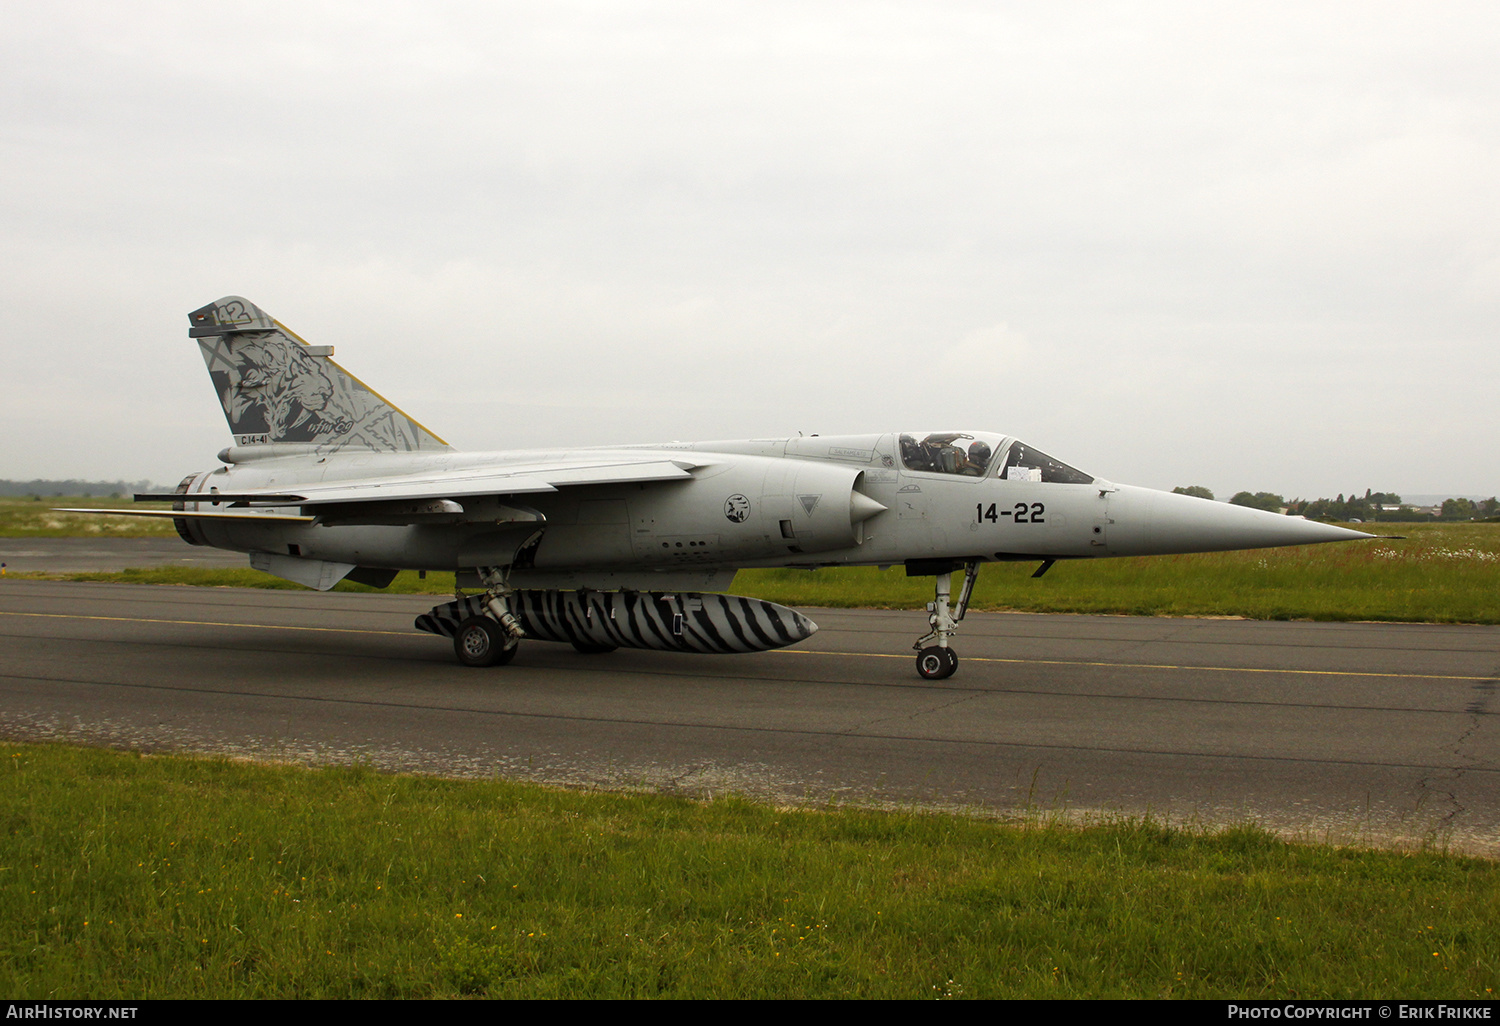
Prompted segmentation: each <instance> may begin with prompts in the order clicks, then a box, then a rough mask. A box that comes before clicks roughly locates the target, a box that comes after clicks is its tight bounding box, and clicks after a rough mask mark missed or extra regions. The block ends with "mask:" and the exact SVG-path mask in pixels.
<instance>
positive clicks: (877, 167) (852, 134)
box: [0, 0, 1500, 498]
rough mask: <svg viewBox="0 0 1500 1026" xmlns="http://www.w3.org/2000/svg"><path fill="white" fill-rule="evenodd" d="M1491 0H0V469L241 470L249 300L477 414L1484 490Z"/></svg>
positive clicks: (156, 475)
mask: <svg viewBox="0 0 1500 1026" xmlns="http://www.w3.org/2000/svg"><path fill="white" fill-rule="evenodd" d="M1497 54H1500V7H1497V6H1496V5H1494V4H1493V3H1459V2H1445V3H1443V4H1416V3H1400V4H1389V3H1378V2H1368V0H1361V2H1358V3H1317V2H1312V3H1309V2H1306V0H1302V2H1296V3H1274V2H1272V3H1268V2H1257V3H1253V4H1248V3H1247V4H1219V3H1216V4H1204V3H1199V2H1194V3H1077V4H1071V3H1055V2H1053V3H1046V4H1038V3H1031V2H1017V3H998V2H986V3H977V2H976V3H965V2H944V0H923V2H901V3H897V2H880V0H851V2H837V0H828V2H818V0H796V2H791V3H779V2H774V0H754V2H747V3H733V2H713V3H703V2H681V3H673V2H634V3H631V2H613V3H568V2H562V0H545V2H535V3H532V2H512V3H506V2H487V3H473V4H468V3H440V2H432V0H423V2H415V3H400V2H372V0H360V2H358V3H353V2H351V3H334V2H329V3H318V2H309V0H297V2H295V3H287V4H280V3H261V2H257V3H213V2H204V0H194V2H191V3H177V2H150V0H133V2H132V3H129V4H120V3H104V2H82V0H80V2H59V0H48V2H46V3H30V2H25V0H9V2H7V3H5V4H4V5H0V146H3V157H0V217H3V229H4V230H3V232H0V263H3V275H0V304H3V305H0V387H3V393H0V395H3V401H0V429H3V432H4V435H3V437H4V439H5V444H4V446H3V447H0V477H4V478H32V477H49V478H66V477H81V478H104V479H115V478H122V477H123V478H126V479H138V478H151V479H153V480H156V481H159V482H165V483H173V482H175V481H176V480H177V479H178V478H180V477H181V476H182V475H183V474H185V473H187V472H189V471H192V470H200V469H209V468H211V467H213V466H215V465H217V464H216V462H215V460H214V453H215V452H217V451H218V450H219V449H220V448H221V447H222V446H224V445H226V444H228V441H229V438H228V429H227V427H226V425H225V423H224V419H223V415H222V412H221V411H220V409H219V406H218V403H217V401H216V398H215V396H214V393H213V390H212V388H211V387H210V383H209V380H208V376H207V373H206V371H205V370H204V367H203V364H202V360H201V359H200V357H199V355H198V352H197V347H196V345H195V344H193V343H191V342H190V341H189V340H188V338H187V326H188V325H187V318H186V314H187V312H188V311H189V310H190V309H193V308H195V307H198V306H201V305H203V304H204V303H207V302H209V301H211V300H213V299H217V298H219V297H220V296H224V295H228V294H238V295H243V296H246V297H247V298H249V299H250V300H252V301H253V302H255V303H256V304H258V305H260V306H261V307H263V308H264V309H266V310H267V311H269V312H270V313H271V314H272V315H273V316H275V317H277V318H278V319H280V320H281V321H283V322H285V323H286V324H287V325H288V326H290V327H291V328H292V329H293V330H295V331H297V332H298V333H299V334H301V335H302V336H303V337H304V338H306V339H307V340H308V341H310V342H312V343H313V344H321V345H334V346H336V347H337V351H338V355H337V359H338V360H339V362H341V363H343V364H344V365H345V366H346V367H348V368H349V369H350V370H352V371H353V372H354V373H356V374H358V375H359V376H360V377H362V378H363V379H364V380H365V381H366V382H368V383H369V384H370V385H371V386H372V387H374V388H376V389H377V390H379V391H381V392H383V393H385V394H386V395H387V397H389V398H390V399H392V400H393V401H394V402H396V403H397V404H398V405H401V406H402V407H403V408H405V409H406V410H407V411H408V412H409V413H411V414H412V415H413V416H414V417H416V418H417V419H419V420H421V421H423V422H424V423H425V424H427V425H428V426H429V427H430V428H432V429H433V430H434V431H435V432H436V433H438V434H439V435H441V436H443V437H444V438H446V439H447V440H448V441H449V442H451V443H453V444H454V445H456V446H458V447H460V448H463V449H497V448H516V447H534V446H552V445H589V444H612V443H625V442H647V441H659V440H670V439H710V438H738V437H764V436H776V435H787V434H795V433H796V432H798V431H803V432H807V433H812V432H818V433H823V434H833V433H851V432H873V431H887V430H899V429H906V430H912V429H928V428H941V427H968V428H977V429H984V430H993V431H999V432H1004V433H1007V434H1015V435H1018V436H1020V437H1021V438H1023V439H1025V440H1026V441H1028V442H1030V443H1031V444H1033V445H1035V446H1037V447H1038V448H1040V449H1042V450H1044V451H1047V452H1049V453H1051V454H1053V455H1054V456H1057V457H1059V458H1061V459H1063V460H1066V461H1068V462H1070V463H1073V464H1075V465H1077V466H1079V467H1080V468H1082V469H1084V470H1087V471H1089V472H1090V473H1093V474H1097V475H1100V476H1103V477H1107V478H1110V479H1113V480H1116V481H1122V482H1129V483H1133V484H1142V485H1149V486H1154V487H1163V488H1171V487H1173V486H1175V485H1188V484H1203V485H1207V486H1208V487H1210V488H1212V489H1214V491H1215V492H1217V493H1219V494H1220V496H1221V497H1225V496H1227V495H1228V494H1230V493H1232V492H1234V491H1237V490H1239V489H1250V490H1252V491H1262V490H1264V491H1272V492H1279V493H1282V494H1285V495H1286V496H1287V497H1289V498H1290V497H1292V496H1298V495H1300V496H1303V497H1316V496H1319V495H1332V494H1333V493H1335V492H1349V491H1359V492H1361V493H1362V492H1363V491H1364V489H1365V488H1374V489H1377V490H1388V491H1398V492H1402V493H1444V494H1464V493H1473V494H1484V495H1488V494H1493V493H1495V492H1496V491H1500V460H1497V459H1496V455H1495V448H1496V446H1495V441H1494V440H1495V437H1496V433H1497V426H1500V417H1497V403H1496V389H1497V385H1500V347H1497V345H1496V325H1497V313H1500V60H1497V58H1496V55H1497Z"/></svg>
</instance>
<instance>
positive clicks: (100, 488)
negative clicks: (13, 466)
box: [0, 478, 155, 499]
mask: <svg viewBox="0 0 1500 1026" xmlns="http://www.w3.org/2000/svg"><path fill="white" fill-rule="evenodd" d="M154 490H155V488H154V486H153V485H152V484H151V482H150V481H79V480H77V479H75V478H69V479H68V480H66V481H46V480H43V479H41V478H37V479H36V480H34V481H8V480H4V479H0V495H4V496H31V497H34V498H38V499H39V498H42V497H43V496H47V497H53V496H58V495H87V496H93V495H112V496H116V497H119V498H123V497H125V496H127V495H132V494H134V493H135V492H149V491H154Z"/></svg>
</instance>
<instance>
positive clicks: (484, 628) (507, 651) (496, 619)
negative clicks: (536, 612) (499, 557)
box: [453, 566, 526, 666]
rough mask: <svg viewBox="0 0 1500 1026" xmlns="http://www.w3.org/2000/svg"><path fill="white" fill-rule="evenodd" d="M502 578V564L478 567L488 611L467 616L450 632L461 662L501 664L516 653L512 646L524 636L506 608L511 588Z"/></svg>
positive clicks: (513, 615) (514, 618)
mask: <svg viewBox="0 0 1500 1026" xmlns="http://www.w3.org/2000/svg"><path fill="white" fill-rule="evenodd" d="M505 578H506V574H505V571H504V569H502V568H498V567H492V566H482V567H480V568H479V579H480V580H481V581H483V582H484V586H485V587H484V594H485V598H484V607H485V608H486V609H488V610H489V615H488V616H471V617H469V618H468V619H467V620H465V621H464V622H463V623H461V624H459V625H458V632H457V633H456V634H454V635H453V652H454V654H455V655H457V656H458V661H459V662H461V663H463V664H464V665H465V666H504V665H505V664H506V663H508V662H510V661H511V660H512V659H514V658H515V657H516V649H517V648H519V647H520V641H521V639H522V638H524V637H525V636H526V632H525V631H523V630H521V622H520V621H519V620H517V619H516V615H515V614H514V613H512V612H511V611H510V596H511V595H512V594H514V589H513V588H511V586H510V585H509V584H507V583H506V581H505ZM459 597H460V598H462V597H463V596H462V594H460V596H459Z"/></svg>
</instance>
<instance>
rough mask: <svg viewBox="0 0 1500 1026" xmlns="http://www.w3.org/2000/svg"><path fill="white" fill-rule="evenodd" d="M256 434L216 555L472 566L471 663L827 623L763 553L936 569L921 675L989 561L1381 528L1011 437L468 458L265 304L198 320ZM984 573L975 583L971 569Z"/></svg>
mask: <svg viewBox="0 0 1500 1026" xmlns="http://www.w3.org/2000/svg"><path fill="white" fill-rule="evenodd" d="M189 321H190V325H191V326H190V328H189V332H188V334H189V336H190V337H191V338H194V339H196V340H197V342H198V346H199V348H200V350H201V351H202V355H203V359H204V362H205V363H206V364H207V366H208V373H209V377H210V378H211V379H212V381H213V386H214V390H215V391H216V392H217V394H218V397H219V402H220V404H221V405H222V406H223V409H224V416H225V418H226V419H227V420H228V422H229V430H230V432H231V434H232V435H233V444H231V445H229V446H228V447H227V448H225V449H224V450H223V451H221V452H220V453H219V457H218V458H219V461H220V463H221V464H223V465H222V466H220V467H218V468H216V469H214V470H210V471H202V472H198V473H192V474H189V475H187V476H186V477H184V478H183V479H182V482H181V484H179V485H178V486H177V489H176V491H174V492H171V493H166V494H149V493H147V494H139V495H136V496H135V498H136V499H137V500H139V501H148V500H149V501H170V502H171V503H172V508H171V510H170V511H163V510H155V511H152V510H137V511H134V512H136V513H137V514H139V515H155V516H168V517H171V518H172V521H173V523H174V524H175V525H176V528H177V533H178V534H179V535H181V537H182V539H183V541H185V542H187V543H188V544H190V545H210V546H214V547H217V548H221V549H229V550H232V551H237V552H244V553H247V554H248V556H249V561H250V565H251V566H253V567H255V568H256V569H258V570H263V571H265V572H267V573H271V574H275V575H277V576H279V577H283V578H286V579H288V580H292V581H296V582H298V583H300V584H304V585H306V586H308V587H311V588H317V589H319V590H327V589H329V588H332V587H333V586H334V585H335V584H337V583H338V582H339V581H341V580H345V579H348V580H353V581H359V582H362V583H364V584H369V585H373V586H375V587H385V586H387V585H389V584H390V582H391V581H392V579H394V577H395V575H396V572H397V571H399V570H433V571H436V570H443V571H454V572H456V578H455V580H456V592H457V594H456V595H455V599H454V601H452V602H449V603H446V604H443V605H440V606H437V607H435V608H434V609H433V610H432V611H431V612H429V613H425V614H423V615H422V616H420V617H418V618H417V621H416V624H415V626H416V627H417V628H419V629H421V630H425V631H429V632H431V633H434V634H438V635H443V636H447V637H449V638H451V639H452V641H453V647H454V651H455V653H456V655H457V657H458V660H459V661H460V662H461V663H463V664H464V665H467V666H491V665H496V664H502V663H507V662H509V661H510V660H511V659H512V658H513V657H514V655H515V653H516V650H517V646H518V644H519V642H520V640H521V639H523V638H533V639H540V640H544V641H552V642H562V643H571V644H572V645H573V646H574V647H575V648H577V649H578V650H579V651H582V652H590V653H602V652H607V651H610V650H613V649H615V648H619V647H632V648H648V649H660V650H669V651H684V652H751V651H763V650H767V649H773V648H778V647H781V646H784V645H790V644H794V643H796V642H798V641H801V640H803V639H805V638H807V637H809V636H810V635H811V634H812V633H813V632H814V631H816V630H817V626H816V625H815V624H814V623H813V622H812V621H810V620H809V619H807V618H806V617H805V616H802V615H801V614H800V613H798V612H796V611H795V610H791V609H787V608H785V607H783V606H779V605H776V604H775V603H771V602H765V601H761V600H757V599H750V598H744V597H741V596H736V595H731V594H726V592H727V591H728V589H729V588H730V586H731V584H732V582H733V580H734V575H735V573H736V572H737V571H738V570H740V569H743V568H748V567H799V568H805V569H809V570H812V569H818V568H823V567H844V566H881V567H886V566H895V565H902V566H904V567H905V569H906V572H907V574H908V575H911V576H931V577H933V578H935V584H934V595H933V601H932V602H931V603H929V604H928V607H927V612H928V626H929V628H930V630H929V631H928V632H927V633H926V634H925V635H924V636H923V637H921V638H919V639H918V640H917V641H916V643H915V644H914V645H913V646H912V647H913V648H914V649H915V650H916V652H917V657H916V665H917V672H918V673H919V674H920V675H921V676H922V677H924V678H928V679H941V678H944V677H948V676H950V675H952V674H953V672H954V671H955V670H956V669H957V668H958V656H957V655H956V654H955V652H954V648H953V644H952V640H953V636H954V634H955V633H956V632H957V630H958V626H959V623H960V621H962V620H963V618H964V613H965V611H966V609H967V608H968V604H969V600H970V597H971V596H972V594H973V591H974V583H975V581H976V580H977V578H978V575H979V570H980V567H982V566H983V565H984V564H985V563H990V562H1006V561H1017V560H1029V561H1036V562H1038V563H1039V567H1038V569H1037V571H1036V572H1035V573H1034V574H1033V575H1032V576H1034V577H1040V576H1041V575H1042V574H1043V573H1045V572H1046V571H1047V570H1048V568H1050V567H1051V566H1052V565H1053V564H1054V563H1056V562H1057V561H1058V560H1063V559H1095V558H1100V557H1106V556H1139V555H1152V554H1159V553H1184V552H1212V551H1220V550H1226V549H1249V548H1266V547H1271V546H1280V545H1306V544H1311V543H1316V542H1334V541H1347V540H1353V539H1358V538H1369V537H1371V536H1370V535H1366V534H1361V533H1360V532H1357V531H1351V530H1347V529H1344V528H1340V527H1333V526H1331V525H1327V524H1321V523H1315V522H1311V521H1307V520H1302V519H1299V518H1295V517H1287V516H1278V515H1276V514H1274V513H1267V512H1263V511H1260V510H1253V509H1247V508H1244V507H1240V506H1231V505H1226V504H1223V503H1217V502H1209V501H1205V500H1203V499H1200V498H1195V497H1190V496H1184V495H1175V494H1169V493H1166V492H1160V491H1153V490H1151V489H1148V488H1137V487H1133V486H1131V485H1123V484H1115V483H1114V482H1111V481H1108V480H1105V479H1103V478H1099V477H1095V476H1093V475H1091V474H1088V473H1085V472H1083V471H1081V470H1078V469H1076V468H1074V467H1072V466H1069V465H1068V464H1066V463H1064V462H1062V461H1061V460H1059V459H1056V458H1054V457H1052V456H1050V455H1048V454H1047V453H1044V452H1042V451H1041V450H1039V449H1037V448H1036V447H1035V446H1033V445H1031V444H1030V443H1028V442H1024V441H1022V440H1020V439H1019V438H1015V437H1012V436H1009V435H1005V434H1001V433H998V432H992V431H947V430H936V431H917V430H905V431H902V430H896V431H890V432H886V433H882V434H868V435H839V436H819V435H811V436H807V437H803V436H800V435H799V436H797V437H789V438H758V439H748V440H742V441H719V442H691V443H689V442H670V443H664V444H655V445H625V446H607V447H601V448H593V449H567V450H551V449H548V450H527V451H506V452H460V451H458V450H456V449H454V448H453V447H451V446H450V445H448V443H447V442H445V441H443V440H442V439H441V438H439V437H438V436H437V435H435V434H434V433H433V432H431V431H429V430H428V429H427V428H425V427H423V426H422V425H421V424H419V423H417V422H416V421H415V420H413V419H412V418H411V417H409V416H407V415H406V414H405V413H403V412H402V411H401V410H399V409H397V408H396V407H395V406H394V405H393V404H391V403H390V402H389V401H388V400H386V399H385V398H384V397H382V396H381V395H379V394H377V393H376V392H374V391H373V390H371V389H370V388H369V387H368V386H367V385H365V384H364V383H363V382H362V381H360V380H359V379H358V378H356V377H354V376H353V375H352V374H350V373H349V372H348V371H346V370H345V369H344V368H343V367H342V366H340V365H339V364H337V363H335V362H334V361H333V349H332V347H329V346H312V345H309V344H308V343H306V342H305V341H303V340H302V339H301V338H299V337H298V336H297V335H295V334H294V333H293V332H292V331H290V330H289V329H288V328H286V327H285V326H284V325H282V324H281V323H280V322H278V321H276V320H275V319H273V318H272V317H271V316H270V315H269V314H267V313H266V312H265V311H263V310H261V309H260V308H259V307H257V306H255V305H254V304H253V303H251V302H249V301H248V300H246V299H243V298H241V297H238V296H228V297H225V298H224V299H221V300H219V301H218V302H215V303H210V304H209V305H207V306H205V307H202V308H201V309H198V310H194V311H193V312H192V313H191V314H189ZM955 574H961V575H962V578H961V583H960V585H959V587H958V591H957V595H956V597H955V595H954V589H953V577H954V575H955Z"/></svg>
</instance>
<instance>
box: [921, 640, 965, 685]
mask: <svg viewBox="0 0 1500 1026" xmlns="http://www.w3.org/2000/svg"><path fill="white" fill-rule="evenodd" d="M957 669H958V655H957V654H956V653H955V652H954V651H953V649H951V648H946V647H944V646H942V645H930V646H928V647H927V648H924V649H922V651H920V652H918V653H917V673H918V675H920V676H921V677H922V678H923V679H924V680H943V679H944V678H946V677H951V676H953V671H954V670H957Z"/></svg>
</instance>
